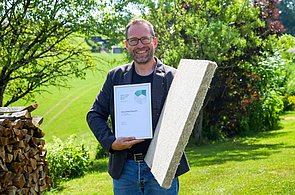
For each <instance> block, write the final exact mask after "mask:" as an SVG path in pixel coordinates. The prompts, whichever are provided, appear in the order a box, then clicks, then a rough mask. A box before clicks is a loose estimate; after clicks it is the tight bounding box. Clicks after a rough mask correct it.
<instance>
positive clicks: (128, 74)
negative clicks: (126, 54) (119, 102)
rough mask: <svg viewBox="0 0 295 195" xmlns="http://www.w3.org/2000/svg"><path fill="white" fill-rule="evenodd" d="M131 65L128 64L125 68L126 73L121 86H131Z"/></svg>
mask: <svg viewBox="0 0 295 195" xmlns="http://www.w3.org/2000/svg"><path fill="white" fill-rule="evenodd" d="M133 67H134V66H133V63H131V64H129V65H128V66H127V68H126V72H124V75H123V82H122V84H123V85H127V84H131V81H132V72H133Z"/></svg>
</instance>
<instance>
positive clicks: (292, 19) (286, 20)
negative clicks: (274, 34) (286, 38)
mask: <svg viewBox="0 0 295 195" xmlns="http://www.w3.org/2000/svg"><path fill="white" fill-rule="evenodd" d="M278 8H279V10H280V11H281V14H280V20H281V21H282V22H283V24H284V26H285V28H286V33H288V34H291V35H293V36H295V2H294V1H293V0H280V3H279V5H278Z"/></svg>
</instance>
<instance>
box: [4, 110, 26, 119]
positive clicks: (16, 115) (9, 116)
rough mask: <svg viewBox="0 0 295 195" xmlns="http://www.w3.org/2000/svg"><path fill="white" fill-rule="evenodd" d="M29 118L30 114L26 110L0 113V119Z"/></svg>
mask: <svg viewBox="0 0 295 195" xmlns="http://www.w3.org/2000/svg"><path fill="white" fill-rule="evenodd" d="M27 118H31V114H30V113H29V112H28V111H27V110H23V111H19V112H14V113H11V114H2V115H0V119H10V120H13V121H14V120H16V119H27Z"/></svg>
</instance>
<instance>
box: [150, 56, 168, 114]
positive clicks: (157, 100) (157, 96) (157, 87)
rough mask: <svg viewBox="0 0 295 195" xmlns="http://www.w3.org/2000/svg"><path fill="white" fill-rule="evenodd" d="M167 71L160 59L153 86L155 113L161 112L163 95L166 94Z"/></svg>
mask: <svg viewBox="0 0 295 195" xmlns="http://www.w3.org/2000/svg"><path fill="white" fill-rule="evenodd" d="M164 78H165V71H164V68H163V64H162V63H161V62H160V61H159V60H158V61H157V65H156V70H155V72H154V77H153V87H152V107H153V108H152V109H153V111H154V112H155V115H158V114H160V110H161V107H162V103H163V102H162V101H163V95H164V94H165V83H164Z"/></svg>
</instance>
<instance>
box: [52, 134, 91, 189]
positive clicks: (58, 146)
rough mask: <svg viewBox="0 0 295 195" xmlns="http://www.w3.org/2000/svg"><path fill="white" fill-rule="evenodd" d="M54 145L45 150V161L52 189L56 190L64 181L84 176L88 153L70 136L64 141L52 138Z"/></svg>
mask: <svg viewBox="0 0 295 195" xmlns="http://www.w3.org/2000/svg"><path fill="white" fill-rule="evenodd" d="M54 140H55V141H54V143H53V144H52V145H49V147H48V148H47V151H48V154H47V161H48V164H49V166H48V168H49V174H50V176H51V182H52V188H56V187H57V186H58V184H59V183H60V182H61V181H62V180H64V179H71V178H75V177H79V176H82V175H84V172H85V171H86V169H87V168H88V166H89V163H90V157H89V152H88V151H87V150H86V149H85V147H84V144H81V143H79V144H78V143H77V142H76V136H74V135H72V136H70V137H69V138H68V139H67V140H66V141H61V140H60V139H59V138H54Z"/></svg>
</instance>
